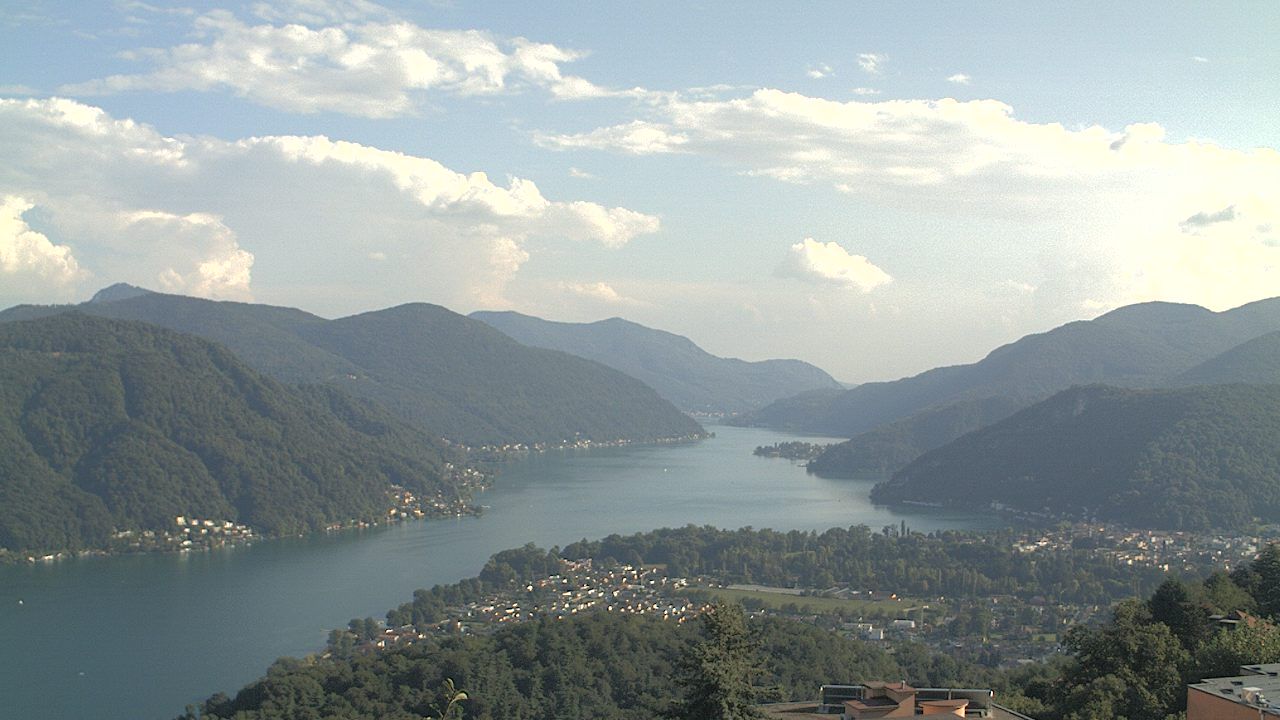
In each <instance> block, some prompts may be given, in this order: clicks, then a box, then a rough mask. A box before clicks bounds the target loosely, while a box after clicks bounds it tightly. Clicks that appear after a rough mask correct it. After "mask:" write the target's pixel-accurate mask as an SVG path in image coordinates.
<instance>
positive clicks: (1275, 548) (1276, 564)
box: [1253, 543, 1280, 618]
mask: <svg viewBox="0 0 1280 720" xmlns="http://www.w3.org/2000/svg"><path fill="white" fill-rule="evenodd" d="M1253 571H1254V572H1255V573H1257V576H1258V584H1257V589H1256V590H1254V591H1253V596H1254V597H1255V598H1257V599H1258V611H1259V612H1261V613H1262V614H1263V615H1265V616H1267V617H1271V618H1280V543H1271V544H1270V545H1267V546H1266V547H1265V548H1263V550H1262V552H1261V553H1259V554H1258V559H1257V560H1254V561H1253Z"/></svg>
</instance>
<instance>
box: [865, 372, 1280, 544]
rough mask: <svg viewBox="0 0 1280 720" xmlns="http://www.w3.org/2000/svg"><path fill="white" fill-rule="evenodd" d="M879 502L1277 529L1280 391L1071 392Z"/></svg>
mask: <svg viewBox="0 0 1280 720" xmlns="http://www.w3.org/2000/svg"><path fill="white" fill-rule="evenodd" d="M872 499H873V500H875V501H876V502H884V503H899V502H923V503H936V504H941V505H944V506H950V505H961V506H968V507H986V506H989V505H991V504H993V503H998V504H1002V505H1005V506H1008V507H1011V508H1015V509H1019V510H1023V511H1027V512H1035V513H1045V514H1048V515H1051V516H1058V515H1069V516H1077V517H1096V518H1098V519H1101V520H1109V521H1116V522H1124V523H1125V524H1129V525H1139V526H1148V527H1161V528H1174V529H1185V530H1208V529H1214V528H1230V529H1240V528H1244V527H1247V526H1249V525H1250V524H1251V523H1254V522H1255V521H1263V522H1276V521H1277V519H1280V386H1274V385H1220V386H1199V387H1191V388H1185V389H1177V390H1126V389H1120V388H1114V387H1106V386H1090V387H1077V388H1072V389H1070V390H1067V391H1064V392H1061V393H1058V394H1057V395H1054V396H1053V397H1051V398H1049V399H1048V400H1045V401H1043V402H1040V403H1037V404H1035V405H1033V406H1031V407H1029V408H1027V409H1025V410H1022V411H1020V412H1018V413H1016V414H1014V415H1013V416H1011V417H1009V418H1007V419H1005V420H1003V421H1001V422H998V423H996V424H994V425H991V426H989V427H986V428H983V429H981V430H978V431H976V432H973V433H970V434H968V435H966V436H964V437H961V438H960V439H958V440H956V441H954V442H952V443H950V444H948V445H945V446H943V447H941V448H938V449H936V450H933V451H931V452H928V453H926V454H924V455H923V456H921V457H920V458H918V459H916V460H915V461H914V462H912V463H911V464H910V465H908V466H906V467H905V468H903V469H902V470H901V471H899V472H898V473H897V474H895V475H894V476H893V478H892V479H891V480H889V481H888V482H886V483H881V484H880V485H877V486H876V488H875V489H874V490H873V491H872Z"/></svg>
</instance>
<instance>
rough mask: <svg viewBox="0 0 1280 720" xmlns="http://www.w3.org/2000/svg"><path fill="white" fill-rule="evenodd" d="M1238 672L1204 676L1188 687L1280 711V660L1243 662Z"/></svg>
mask: <svg viewBox="0 0 1280 720" xmlns="http://www.w3.org/2000/svg"><path fill="white" fill-rule="evenodd" d="M1240 672H1241V674H1240V675H1234V676H1232V677H1220V678H1206V679H1205V680H1204V681H1203V682H1199V683H1195V684H1193V685H1188V686H1187V687H1188V690H1197V691H1200V692H1203V693H1208V694H1209V695H1212V696H1214V697H1217V698H1223V699H1227V700H1231V701H1233V702H1236V703H1239V704H1241V705H1248V706H1250V707H1260V708H1267V709H1268V711H1269V712H1274V713H1275V714H1277V715H1280V663H1270V664H1264V665H1244V666H1242V667H1241V668H1240Z"/></svg>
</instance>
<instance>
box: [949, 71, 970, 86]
mask: <svg viewBox="0 0 1280 720" xmlns="http://www.w3.org/2000/svg"><path fill="white" fill-rule="evenodd" d="M947 82H949V83H952V84H953V85H968V84H969V83H971V82H973V78H971V77H969V76H968V75H965V74H964V73H956V74H955V75H952V76H950V77H948V78H947Z"/></svg>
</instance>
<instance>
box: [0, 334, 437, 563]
mask: <svg viewBox="0 0 1280 720" xmlns="http://www.w3.org/2000/svg"><path fill="white" fill-rule="evenodd" d="M0 449H2V450H0V548H7V549H9V550H15V551H17V550H44V551H52V550H63V549H79V548H86V547H96V546H101V545H103V544H104V543H105V541H106V540H107V539H108V537H109V535H110V534H111V533H112V532H113V530H164V529H169V528H171V527H172V524H173V521H174V518H175V517H177V516H180V515H183V516H187V517H199V518H206V519H213V520H231V521H235V522H238V523H242V524H247V525H249V526H251V527H254V528H255V529H257V530H259V531H263V532H266V533H286V532H298V531H302V530H306V529H314V528H318V527H322V526H325V525H328V524H332V523H335V522H344V521H348V520H352V519H374V518H378V517H380V516H382V515H383V514H384V513H385V512H386V510H387V508H388V507H389V501H388V498H387V490H388V485H389V484H390V483H396V484H399V485H403V486H405V487H407V488H410V489H414V490H416V491H419V492H422V493H428V494H434V493H435V492H436V491H439V490H446V491H449V492H452V488H451V487H450V485H449V482H450V481H448V480H447V479H446V475H447V473H446V463H448V462H450V460H451V459H452V454H451V453H450V452H449V451H448V450H447V448H444V447H443V446H441V445H439V444H438V443H435V442H432V441H429V440H427V439H425V438H424V437H423V436H422V435H421V433H419V432H417V431H415V430H413V429H412V428H409V427H408V426H407V425H406V424H405V423H404V422H402V421H400V420H398V419H395V418H393V417H391V416H390V415H388V414H386V413H385V412H384V411H381V410H379V409H377V408H375V407H373V406H371V405H370V404H369V403H368V402H365V401H359V400H355V399H353V398H348V397H344V396H342V395H341V394H340V393H338V392H336V391H334V390H332V389H329V388H323V387H305V388H301V389H290V388H288V387H286V386H283V385H281V384H280V383H278V382H276V381H274V380H271V379H270V378H267V377H264V376H262V375H260V374H259V373H257V372H255V371H254V370H252V369H250V368H249V367H248V366H246V365H245V364H244V363H243V362H241V361H240V360H239V359H238V358H237V357H235V356H234V355H232V354H231V353H230V352H228V351H227V350H226V349H224V348H222V347H219V346H217V345H215V344H213V343H210V342H208V341H206V340H202V339H200V338H196V337H192V336H189V335H182V334H179V333H175V332H172V331H169V330H165V329H162V328H157V327H154V326H150V325H145V324H142V323H135V322H125V321H117V320H110V319H106V318H97V317H92V316H88V315H83V314H80V313H62V314H59V315H56V316H53V317H49V318H45V319H40V320H31V321H22V322H11V323H4V324H0Z"/></svg>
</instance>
